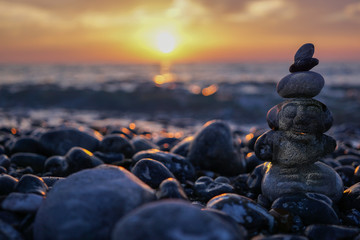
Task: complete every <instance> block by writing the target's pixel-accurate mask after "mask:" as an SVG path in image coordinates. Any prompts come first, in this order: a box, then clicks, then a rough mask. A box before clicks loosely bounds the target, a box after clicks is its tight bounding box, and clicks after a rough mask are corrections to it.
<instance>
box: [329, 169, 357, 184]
mask: <svg viewBox="0 0 360 240" xmlns="http://www.w3.org/2000/svg"><path fill="white" fill-rule="evenodd" d="M334 170H335V171H336V172H337V173H338V174H339V176H340V177H341V180H342V181H343V183H344V186H348V187H349V186H351V185H353V184H354V172H355V168H354V167H353V166H349V165H345V166H340V167H336V168H335V169H334Z"/></svg>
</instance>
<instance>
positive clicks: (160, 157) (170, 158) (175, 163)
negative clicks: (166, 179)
mask: <svg viewBox="0 0 360 240" xmlns="http://www.w3.org/2000/svg"><path fill="white" fill-rule="evenodd" d="M144 158H150V159H153V160H156V161H159V162H161V163H162V164H164V165H165V166H166V167H167V168H168V169H169V170H170V171H171V172H172V173H173V174H174V176H175V177H176V179H177V180H179V181H180V182H181V183H183V182H186V180H190V181H191V180H194V178H195V170H194V167H193V165H192V164H191V163H190V162H189V161H187V160H186V159H185V158H184V157H183V156H180V155H177V154H174V153H169V152H163V151H160V150H157V149H151V150H145V151H140V152H138V153H136V154H135V155H134V156H133V158H132V160H133V164H136V163H137V162H138V161H140V160H141V159H144Z"/></svg>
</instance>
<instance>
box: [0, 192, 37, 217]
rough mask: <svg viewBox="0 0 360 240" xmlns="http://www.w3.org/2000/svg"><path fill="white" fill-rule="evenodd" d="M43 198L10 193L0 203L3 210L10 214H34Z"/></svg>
mask: <svg viewBox="0 0 360 240" xmlns="http://www.w3.org/2000/svg"><path fill="white" fill-rule="evenodd" d="M43 200H44V197H43V196H40V195H38V194H34V193H17V192H13V193H10V194H9V195H8V196H7V197H6V198H5V199H4V201H3V202H2V203H1V207H2V208H3V209H4V210H8V211H12V212H23V213H34V212H36V211H37V210H38V209H39V207H40V206H41V204H42V202H43Z"/></svg>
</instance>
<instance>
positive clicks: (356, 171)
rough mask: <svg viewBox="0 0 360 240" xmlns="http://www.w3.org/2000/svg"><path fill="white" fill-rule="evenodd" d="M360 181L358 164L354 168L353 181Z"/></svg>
mask: <svg viewBox="0 0 360 240" xmlns="http://www.w3.org/2000/svg"><path fill="white" fill-rule="evenodd" d="M358 182H360V166H357V167H356V168H355V170H354V183H358Z"/></svg>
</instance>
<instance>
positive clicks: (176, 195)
mask: <svg viewBox="0 0 360 240" xmlns="http://www.w3.org/2000/svg"><path fill="white" fill-rule="evenodd" d="M156 196H157V198H158V199H168V198H173V199H183V200H188V197H187V196H186V194H185V192H184V189H183V188H182V187H181V185H180V183H179V182H178V181H177V180H176V179H175V178H168V179H165V180H164V181H162V183H161V184H160V186H159V190H158V191H157V192H156Z"/></svg>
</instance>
